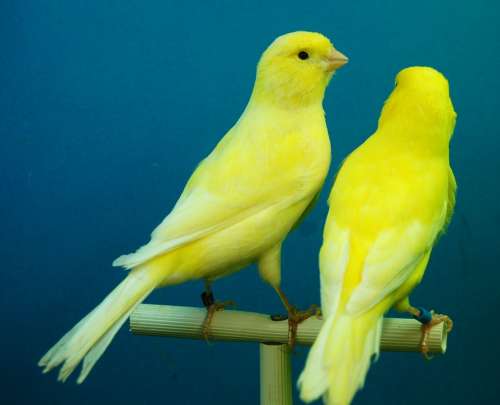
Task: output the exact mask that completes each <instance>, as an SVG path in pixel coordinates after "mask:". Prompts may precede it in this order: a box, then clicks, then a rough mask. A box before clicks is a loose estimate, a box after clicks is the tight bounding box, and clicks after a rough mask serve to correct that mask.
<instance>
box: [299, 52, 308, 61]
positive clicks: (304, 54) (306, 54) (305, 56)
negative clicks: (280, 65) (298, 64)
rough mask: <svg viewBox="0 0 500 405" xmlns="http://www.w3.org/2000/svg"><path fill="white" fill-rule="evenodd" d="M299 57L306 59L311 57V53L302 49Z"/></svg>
mask: <svg viewBox="0 0 500 405" xmlns="http://www.w3.org/2000/svg"><path fill="white" fill-rule="evenodd" d="M298 57H299V59H302V60H306V59H308V58H309V54H308V53H307V52H306V51H300V52H299V54H298Z"/></svg>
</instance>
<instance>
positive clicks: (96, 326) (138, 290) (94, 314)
mask: <svg viewBox="0 0 500 405" xmlns="http://www.w3.org/2000/svg"><path fill="white" fill-rule="evenodd" d="M159 270H160V269H157V268H155V267H152V266H150V267H148V266H147V265H144V266H141V267H138V268H136V269H134V270H132V271H131V272H130V273H129V274H128V275H127V277H126V278H125V280H123V281H122V282H121V283H120V284H119V285H118V286H117V287H116V288H115V289H114V290H113V291H112V292H111V293H110V294H109V295H108V296H107V297H106V298H105V299H104V300H103V301H102V302H101V303H100V304H99V305H98V306H97V307H96V308H95V309H94V310H93V311H91V312H90V313H89V314H88V315H87V316H86V317H85V318H83V319H82V320H81V321H80V322H78V323H77V324H76V325H75V326H74V327H73V329H71V330H70V331H69V332H68V333H66V334H65V335H64V336H63V337H62V338H61V339H60V340H59V341H58V342H57V343H56V344H55V345H54V346H53V347H52V348H51V349H50V350H49V351H48V352H47V353H46V354H45V356H43V357H42V358H41V360H40V361H39V362H38V365H39V366H40V367H44V370H43V372H44V373H47V372H49V371H50V370H51V369H53V368H54V367H57V366H59V365H60V364H62V367H61V369H60V371H59V377H58V380H59V381H62V382H64V381H66V379H67V378H68V377H69V375H70V374H71V373H72V372H73V371H74V370H75V368H76V367H77V366H78V364H79V363H80V361H81V360H82V359H83V366H82V370H81V373H80V376H79V377H78V380H77V382H78V383H79V384H80V383H82V382H83V381H84V380H85V378H86V377H87V375H88V374H89V373H90V370H92V367H93V366H94V364H95V363H96V362H97V360H99V358H100V357H101V355H102V354H103V353H104V351H105V350H106V348H107V347H108V345H109V344H110V343H111V340H112V339H113V337H114V336H115V335H116V333H117V332H118V330H119V329H120V326H122V325H123V323H124V322H125V321H126V320H127V318H128V316H129V315H130V313H131V312H132V311H133V310H134V308H135V307H136V306H137V305H139V304H140V303H141V302H142V301H143V300H144V299H145V298H146V297H147V296H148V295H149V294H150V293H151V291H152V290H153V289H154V288H155V287H156V286H157V285H158V284H160V282H161V281H162V279H164V278H165V274H166V272H165V270H164V269H163V271H159ZM167 274H168V273H167Z"/></svg>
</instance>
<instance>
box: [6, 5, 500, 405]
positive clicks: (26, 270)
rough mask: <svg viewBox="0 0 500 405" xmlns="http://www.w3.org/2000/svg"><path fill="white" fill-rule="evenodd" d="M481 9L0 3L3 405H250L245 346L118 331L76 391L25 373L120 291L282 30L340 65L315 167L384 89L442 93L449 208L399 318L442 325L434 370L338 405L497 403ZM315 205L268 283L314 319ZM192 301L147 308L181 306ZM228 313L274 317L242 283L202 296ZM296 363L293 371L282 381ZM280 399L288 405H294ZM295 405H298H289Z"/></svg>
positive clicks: (404, 369) (488, 23)
mask: <svg viewBox="0 0 500 405" xmlns="http://www.w3.org/2000/svg"><path fill="white" fill-rule="evenodd" d="M499 4H500V3H498V2H497V1H493V0H492V1H479V0H478V1H475V2H465V1H462V2H457V1H451V0H447V1H432V0H425V1H419V2H401V1H373V0H372V1H356V2H350V1H342V2H341V1H321V2H315V1H308V2H304V1H275V2H263V1H262V2H260V1H253V2H231V1H215V2H201V1H199V2H196V1H190V2H185V3H182V2H168V1H145V2H143V1H71V2H70V1H66V2H65V1H43V2H37V1H32V2H14V1H10V2H9V1H2V2H1V4H0V45H1V46H0V145H1V151H0V153H1V155H0V156H1V160H0V190H1V191H0V196H1V200H0V207H1V209H0V215H1V218H0V224H1V228H2V231H1V233H0V249H1V257H2V270H1V272H0V291H1V295H0V317H1V319H0V322H1V334H0V347H1V348H0V351H1V361H2V366H1V368H0V385H1V391H2V402H3V403H9V404H31V403H38V404H89V403H92V404H110V403H113V404H114V403H117V404H128V403H140V404H153V403H154V404H156V403H168V404H198V403H217V404H221V405H223V404H234V403H239V404H256V403H258V395H259V385H258V346H257V345H256V344H221V343H219V344H213V345H206V344H205V343H204V342H198V341H195V342H193V341H182V340H170V339H160V338H148V337H136V336H132V335H130V334H129V332H128V331H127V328H122V330H121V331H120V333H119V334H118V335H117V337H116V339H115V340H114V341H113V343H112V345H111V346H110V348H109V349H108V351H107V352H106V354H105V355H104V356H103V358H102V359H101V361H100V362H99V363H98V365H97V366H96V367H95V369H94V371H93V372H92V373H91V375H90V377H89V378H88V380H87V381H86V382H85V383H84V384H83V385H81V386H77V385H75V384H74V382H73V381H70V382H68V383H66V384H64V385H63V384H59V383H57V382H56V381H55V380H56V375H55V374H54V373H52V374H50V375H42V374H41V373H40V370H39V369H38V368H37V367H36V363H37V361H38V359H39V357H40V356H41V355H42V354H43V353H44V352H45V351H46V350H47V349H48V348H49V347H50V346H51V345H52V344H53V343H55V341H56V340H57V339H59V337H60V336H61V335H62V334H63V333H64V332H66V331H67V330H68V329H69V328H70V327H72V326H73V324H74V323H75V322H76V321H78V320H79V319H80V318H81V317H82V316H83V315H85V314H86V313H87V312H88V311H89V310H90V309H92V308H93V307H94V306H95V305H97V303H98V302H100V300H101V299H102V298H104V296H105V295H106V294H107V293H108V292H109V291H110V290H111V288H112V287H114V286H115V285H116V284H117V283H118V282H119V281H120V280H121V279H122V277H123V276H124V273H123V272H122V271H121V270H119V269H114V268H111V266H110V264H111V261H112V260H113V259H114V258H115V257H117V256H118V255H120V254H122V253H126V252H129V251H131V250H133V249H135V248H136V247H137V246H139V245H141V244H142V243H144V242H145V241H146V240H147V238H148V235H149V232H150V231H151V230H152V228H153V227H154V226H155V225H156V224H157V223H159V221H160V220H161V219H162V218H163V216H164V215H165V214H167V213H168V211H169V210H170V209H171V207H172V206H173V204H174V202H175V201H176V198H177V197H178V195H179V193H180V192H181V190H182V187H183V185H184V183H185V181H186V180H187V178H188V176H189V175H190V173H191V171H192V170H193V168H194V167H195V166H196V164H197V162H199V161H200V159H202V158H203V157H204V156H205V155H207V154H208V153H209V152H210V150H211V149H212V147H213V146H214V145H215V144H216V142H217V141H218V140H219V139H220V138H221V136H222V135H223V134H224V132H225V131H226V130H227V129H229V128H230V127H231V126H232V124H233V123H234V122H235V120H236V119H237V118H238V117H239V115H240V113H241V111H242V110H243V108H244V106H245V104H246V101H247V99H248V96H249V94H250V91H251V88H252V84H253V80H254V74H255V65H256V62H257V60H258V58H259V55H260V53H261V52H262V51H263V50H264V49H265V48H266V47H267V45H268V44H269V43H270V42H271V41H272V40H273V39H274V38H275V37H276V36H277V35H280V34H282V33H285V32H289V31H294V30H298V29H304V30H314V31H320V32H322V33H324V34H325V35H327V36H329V37H330V38H331V39H332V40H333V42H334V43H335V45H336V46H337V48H338V49H339V50H341V51H343V52H344V53H346V54H347V55H348V56H349V57H350V59H351V61H350V63H349V65H348V66H346V67H345V68H344V69H342V70H341V71H339V73H338V74H337V75H336V76H335V77H334V79H333V81H332V83H331V85H330V88H329V89H328V92H327V95H326V100H325V109H326V112H327V119H328V125H329V128H330V132H331V136H332V144H333V155H334V161H333V164H332V168H331V172H330V176H329V180H328V181H327V184H326V187H325V190H328V189H329V188H330V186H331V179H332V175H333V173H334V171H335V170H336V168H337V167H338V165H339V163H340V161H341V160H342V159H343V158H344V157H345V156H346V155H347V154H348V153H349V152H350V151H351V150H352V149H353V148H355V147H356V146H357V145H358V144H360V143H361V142H362V141H363V140H364V139H365V138H366V137H367V136H368V135H369V134H370V133H371V132H372V131H373V130H374V129H375V125H376V120H377V118H378V115H379V111H380V108H381V106H382V103H383V101H384V99H385V98H386V97H387V95H388V93H389V92H390V90H391V89H392V86H393V83H394V76H395V74H396V73H397V71H398V70H400V69H401V68H403V67H405V66H408V65H415V64H420V65H432V66H435V67H436V68H438V69H439V70H441V71H442V72H443V73H444V74H445V75H446V76H447V77H448V78H449V80H450V83H451V91H452V97H453V100H454V104H455V108H456V110H457V112H458V123H457V128H456V131H455V137H454V139H453V142H452V148H451V149H452V150H451V156H452V162H453V166H454V169H455V173H456V176H457V179H458V182H459V194H458V207H457V211H456V215H455V217H454V219H453V223H452V225H451V227H450V229H449V232H448V234H447V235H446V236H445V237H444V238H442V240H441V241H440V243H439V245H438V246H437V248H436V249H435V252H434V254H433V257H432V259H431V263H430V266H429V269H428V272H427V274H426V277H425V278H424V282H423V284H422V285H421V286H420V287H419V288H418V289H417V290H416V291H415V293H414V294H413V302H415V303H417V304H421V305H425V306H427V307H431V308H436V309H438V310H439V311H442V312H446V313H450V314H451V315H452V316H453V318H454V320H455V322H456V328H455V330H454V331H453V334H452V335H451V336H450V339H449V350H448V353H447V354H446V356H444V357H440V358H437V359H435V360H434V361H431V362H425V361H423V360H422V358H421V357H420V356H419V355H418V354H397V353H383V354H382V356H381V358H380V360H379V361H378V363H376V364H375V365H374V366H373V367H372V369H371V371H370V373H369V375H368V380H367V384H366V387H365V389H364V390H363V391H362V392H360V393H359V394H358V395H357V397H356V399H355V403H356V404H378V403H380V404H382V403H384V404H418V405H420V404H422V403H432V404H434V403H436V404H437V403H440V404H443V403H444V404H446V403H455V404H470V403H479V402H480V403H496V402H497V401H495V398H496V396H497V389H498V377H499V372H498V367H497V364H498V358H499V346H498V344H497V340H498V322H497V318H498V310H499V294H498V284H499V282H500V276H499V273H498V262H499V256H500V253H499V251H500V244H499V236H498V226H499V223H500V221H499V214H500V208H499V204H498V196H499V191H498V184H499V181H498V176H499V175H500V160H499V158H498V150H499V145H500V141H499V139H498V136H499V132H500V125H499V117H498V94H499V90H500V89H499V78H498V72H499V70H500V46H499V26H500V25H499V24H498V21H500V5H499ZM325 195H326V191H325V192H323V195H322V198H321V200H320V202H319V204H318V205H317V207H316V209H315V210H314V212H313V214H312V215H310V216H309V217H308V219H307V220H306V221H305V223H303V225H302V226H301V227H300V228H299V229H298V230H297V231H295V232H294V233H293V234H292V235H290V237H289V238H288V240H287V242H286V246H285V252H284V263H283V280H284V282H283V284H284V288H285V290H286V291H287V293H288V294H289V296H290V297H291V299H292V301H293V302H294V303H296V304H297V305H299V306H302V307H305V306H307V305H309V304H310V303H313V302H316V303H317V302H319V293H318V292H319V286H318V270H317V252H318V249H319V247H320V244H321V231H322V223H323V218H324V217H325V215H326V202H325ZM201 289H202V284H201V283H189V284H186V285H181V286H176V287H172V288H168V289H164V290H161V291H157V292H155V293H154V294H152V296H151V297H150V298H148V302H154V303H169V304H179V305H199V293H200V291H201ZM215 292H216V296H217V297H219V298H221V299H235V300H236V301H237V302H238V304H239V306H238V308H239V309H246V310H254V311H262V312H268V313H269V312H280V311H281V310H282V309H281V305H280V303H279V301H278V299H277V297H276V296H275V294H274V292H273V291H272V290H271V288H269V287H268V286H267V285H265V284H263V283H262V282H261V281H260V280H259V278H258V275H257V274H256V272H255V271H254V269H253V268H250V269H249V270H244V271H242V272H240V273H239V274H236V275H234V276H232V277H229V278H226V279H224V280H221V281H220V282H218V283H216V285H215ZM306 354H307V350H306V349H304V348H301V349H299V350H298V354H297V355H296V356H294V360H293V362H294V373H295V377H296V375H297V374H298V373H299V372H300V370H301V369H302V366H303V362H304V360H305V356H306ZM295 395H296V394H295ZM296 402H297V403H298V400H297V401H296Z"/></svg>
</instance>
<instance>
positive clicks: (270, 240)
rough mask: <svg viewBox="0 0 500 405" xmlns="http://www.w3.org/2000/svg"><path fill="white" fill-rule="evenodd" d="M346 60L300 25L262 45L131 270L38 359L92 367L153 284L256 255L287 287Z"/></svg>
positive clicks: (216, 272) (324, 161)
mask: <svg viewBox="0 0 500 405" xmlns="http://www.w3.org/2000/svg"><path fill="white" fill-rule="evenodd" d="M346 62H347V58H346V57H345V56H344V55H342V54H341V53H340V52H338V51H336V50H335V48H334V47H333V45H332V44H331V42H330V41H329V40H328V39H327V38H326V37H324V36H323V35H321V34H318V33H311V32H294V33H290V34H286V35H283V36H281V37H279V38H277V39H276V40H275V41H274V42H273V43H272V44H271V45H270V46H269V47H268V49H267V50H266V51H265V52H264V53H263V55H262V57H261V59H260V61H259V64H258V67H257V75H256V80H255V85H254V88H253V92H252V95H251V97H250V100H249V102H248V105H247V107H246V109H245V111H244V112H243V114H242V115H241V117H240V119H239V120H238V121H237V122H236V124H235V125H234V126H233V127H232V128H231V129H230V130H229V132H228V133H227V134H226V135H225V136H224V138H223V139H222V140H221V141H220V142H219V143H218V145H217V146H216V147H215V149H214V150H213V151H212V152H211V153H210V155H209V156H208V157H206V158H205V159H204V160H203V161H202V162H201V163H200V165H199V166H198V167H197V168H196V170H195V171H194V173H193V174H192V176H191V178H190V179H189V181H188V182H187V184H186V186H185V189H184V191H183V193H182V195H181V196H180V198H179V200H178V201H177V203H176V205H175V207H174V208H173V210H172V211H171V212H170V214H169V215H168V216H167V217H166V218H165V219H164V220H163V222H162V223H161V224H160V225H159V226H158V227H157V228H156V229H155V230H154V231H153V233H152V235H151V240H150V242H149V243H147V244H146V245H144V246H142V247H141V248H140V249H138V250H137V251H136V252H135V253H132V254H129V255H125V256H121V257H119V258H118V259H116V260H115V261H114V263H113V264H114V265H115V266H123V267H125V268H127V269H131V271H130V273H129V274H128V275H127V277H126V278H125V279H124V280H123V281H122V282H121V283H120V284H119V285H118V286H117V287H116V288H115V289H114V290H113V291H112V292H111V293H110V294H109V295H108V296H107V297H106V298H105V299H104V301H102V302H101V303H100V304H99V306H97V307H96V308H95V309H94V310H93V311H92V312H90V313H89V314H88V315H87V316H86V317H85V318H83V319H82V320H81V321H80V322H79V323H78V324H77V325H76V326H75V327H73V329H71V330H70V331H69V332H68V333H67V334H66V335H64V336H63V337H62V339H61V340H59V342H58V343H56V344H55V346H53V347H52V348H51V349H50V350H49V351H48V353H47V354H46V355H45V356H43V358H42V359H41V360H40V362H39V365H40V366H42V367H45V369H44V372H48V371H49V370H51V369H52V368H54V367H57V366H59V365H62V367H61V369H60V372H59V380H61V381H64V380H66V379H67V378H68V376H69V375H70V374H71V373H72V372H73V370H74V369H75V368H76V367H77V365H78V364H79V363H80V361H82V360H83V367H82V371H81V374H80V376H79V378H78V382H79V383H81V382H82V381H83V380H84V379H85V378H86V377H87V375H88V373H89V372H90V370H91V369H92V367H93V366H94V364H95V363H96V361H97V360H98V359H99V357H100V356H101V355H102V353H103V352H104V350H105V349H106V347H107V346H108V345H109V343H110V342H111V340H112V339H113V337H114V335H115V334H116V332H117V331H118V329H119V328H120V326H121V325H122V324H123V323H124V322H125V321H126V319H127V318H128V316H129V314H130V313H131V311H132V310H133V309H134V308H135V307H136V306H137V305H138V304H139V303H140V302H141V301H143V300H144V299H145V298H146V297H147V296H148V295H149V294H150V293H151V291H152V290H153V289H155V288H157V287H163V286H168V285H172V284H178V283H182V282H185V281H188V280H194V279H203V280H205V281H206V282H207V283H208V284H209V283H210V282H211V281H212V280H214V279H217V278H219V277H221V276H225V275H228V274H230V273H232V272H235V271H237V270H239V269H241V268H242V267H244V266H246V265H248V264H250V263H253V262H256V263H257V264H258V268H259V273H260V275H261V276H262V278H263V279H264V280H265V281H267V282H268V283H269V284H271V285H272V286H273V287H274V288H275V289H277V290H278V291H281V290H279V285H280V279H281V274H280V273H281V269H280V266H281V265H280V252H281V244H282V242H283V240H284V239H285V237H286V235H287V233H288V232H289V231H290V229H291V228H292V227H293V226H294V225H295V224H296V223H297V221H298V220H299V219H300V217H301V216H302V214H303V213H304V212H305V211H306V209H307V208H308V206H309V205H310V204H311V202H312V201H313V199H314V197H315V196H316V195H317V193H318V192H319V190H320V188H321V186H322V184H323V182H324V180H325V177H326V175H327V172H328V168H329V164H330V142H329V137H328V131H327V127H326V123H325V119H324V111H323V107H322V101H323V96H324V92H325V89H326V87H327V85H328V82H329V80H330V79H331V77H332V75H333V73H334V72H335V70H336V69H337V68H339V67H341V66H342V65H344V64H345V63H346Z"/></svg>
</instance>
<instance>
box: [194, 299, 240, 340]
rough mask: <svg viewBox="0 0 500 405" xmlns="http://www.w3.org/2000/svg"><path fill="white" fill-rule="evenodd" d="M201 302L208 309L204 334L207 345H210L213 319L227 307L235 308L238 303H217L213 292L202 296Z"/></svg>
mask: <svg viewBox="0 0 500 405" xmlns="http://www.w3.org/2000/svg"><path fill="white" fill-rule="evenodd" d="M201 300H202V302H203V305H204V306H205V308H206V309H207V315H206V316H205V320H204V321H203V326H202V334H203V337H204V338H205V341H206V342H207V343H210V336H209V334H210V325H211V323H212V320H213V317H214V315H215V313H216V312H218V311H224V309H226V308H227V307H234V306H236V303H235V302H234V301H215V299H214V295H213V294H212V292H211V291H204V292H203V293H202V294H201Z"/></svg>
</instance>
